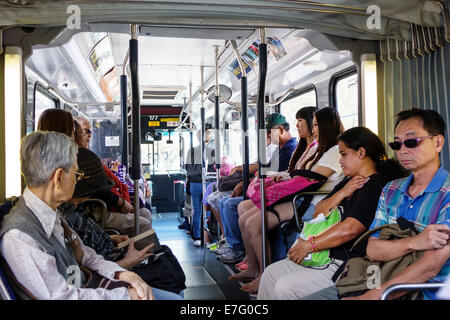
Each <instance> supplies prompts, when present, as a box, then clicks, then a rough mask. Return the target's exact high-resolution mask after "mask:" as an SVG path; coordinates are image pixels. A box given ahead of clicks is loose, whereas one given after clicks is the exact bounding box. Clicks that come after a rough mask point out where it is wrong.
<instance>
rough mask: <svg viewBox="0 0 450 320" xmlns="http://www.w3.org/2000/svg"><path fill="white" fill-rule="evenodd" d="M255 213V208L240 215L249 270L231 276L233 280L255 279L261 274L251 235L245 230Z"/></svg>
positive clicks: (240, 225)
mask: <svg viewBox="0 0 450 320" xmlns="http://www.w3.org/2000/svg"><path fill="white" fill-rule="evenodd" d="M253 214H254V210H250V211H247V212H245V213H242V214H241V216H240V217H239V228H240V229H241V235H242V240H243V242H244V248H245V252H246V254H247V270H244V271H241V272H239V273H237V274H235V275H232V276H230V277H229V279H231V280H238V281H243V280H249V279H254V278H255V277H257V276H258V274H259V266H258V262H257V257H256V255H255V252H254V251H253V247H252V245H251V242H250V239H249V235H248V234H247V232H246V230H245V225H246V221H247V219H248V218H250V217H251V216H252V215H253Z"/></svg>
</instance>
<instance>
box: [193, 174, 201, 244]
mask: <svg viewBox="0 0 450 320" xmlns="http://www.w3.org/2000/svg"><path fill="white" fill-rule="evenodd" d="M190 185H191V187H190V191H191V199H192V209H193V211H194V214H193V218H192V230H193V233H194V234H193V237H194V240H200V239H201V235H202V233H201V232H202V221H201V220H202V195H203V190H202V183H201V182H191V183H190Z"/></svg>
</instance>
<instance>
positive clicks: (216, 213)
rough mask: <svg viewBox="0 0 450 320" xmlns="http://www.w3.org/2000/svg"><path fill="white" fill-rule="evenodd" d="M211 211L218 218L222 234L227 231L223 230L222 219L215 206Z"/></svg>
mask: <svg viewBox="0 0 450 320" xmlns="http://www.w3.org/2000/svg"><path fill="white" fill-rule="evenodd" d="M211 212H212V213H213V215H214V217H215V218H216V220H217V221H218V222H219V226H220V231H221V234H225V232H224V231H223V225H222V219H220V213H219V212H218V211H217V210H216V209H214V208H213V207H211Z"/></svg>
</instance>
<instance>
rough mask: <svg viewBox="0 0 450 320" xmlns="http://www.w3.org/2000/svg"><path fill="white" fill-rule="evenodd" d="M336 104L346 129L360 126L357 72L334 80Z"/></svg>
mask: <svg viewBox="0 0 450 320" xmlns="http://www.w3.org/2000/svg"><path fill="white" fill-rule="evenodd" d="M334 94H335V97H334V98H335V106H336V108H337V110H338V112H339V115H340V116H341V120H342V124H343V125H344V128H345V130H347V129H350V128H352V127H356V126H358V118H359V117H358V116H359V115H358V75H357V73H356V71H355V72H352V73H351V74H347V75H345V76H342V77H338V78H337V79H336V80H335V82H334Z"/></svg>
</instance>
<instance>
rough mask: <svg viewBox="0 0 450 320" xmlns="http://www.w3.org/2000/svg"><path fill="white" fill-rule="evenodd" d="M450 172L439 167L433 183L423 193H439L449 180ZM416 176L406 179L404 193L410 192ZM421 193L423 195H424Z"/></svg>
mask: <svg viewBox="0 0 450 320" xmlns="http://www.w3.org/2000/svg"><path fill="white" fill-rule="evenodd" d="M447 176H448V172H447V171H446V170H445V169H444V168H443V167H442V165H441V166H440V167H439V169H438V171H437V172H436V174H435V175H434V177H433V179H432V180H431V182H430V183H429V184H428V186H427V187H426V188H425V190H424V191H423V192H422V193H424V192H438V191H439V190H440V189H441V188H442V186H443V185H444V183H445V181H446V180H447ZM413 178H414V176H413V175H412V174H410V175H409V176H408V178H406V180H405V182H404V184H403V187H402V193H406V192H407V191H408V188H409V186H410V184H411V182H412V180H413ZM422 193H421V194H422Z"/></svg>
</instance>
